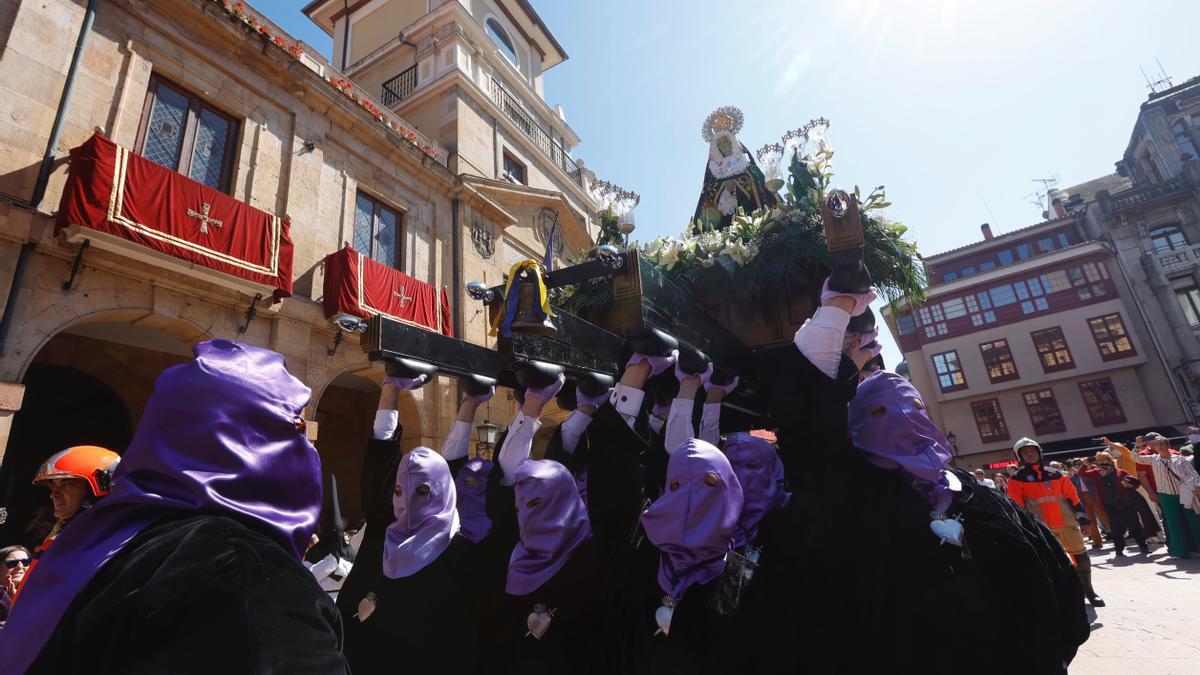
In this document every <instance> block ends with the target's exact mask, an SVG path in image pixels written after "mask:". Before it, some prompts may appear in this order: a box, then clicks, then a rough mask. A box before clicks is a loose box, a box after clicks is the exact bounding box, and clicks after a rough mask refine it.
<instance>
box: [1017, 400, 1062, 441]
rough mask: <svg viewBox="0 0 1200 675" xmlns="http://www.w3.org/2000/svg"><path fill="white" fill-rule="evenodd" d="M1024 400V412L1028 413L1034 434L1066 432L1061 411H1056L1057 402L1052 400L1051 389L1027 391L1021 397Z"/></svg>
mask: <svg viewBox="0 0 1200 675" xmlns="http://www.w3.org/2000/svg"><path fill="white" fill-rule="evenodd" d="M1022 396H1023V397H1024V399H1025V410H1026V411H1028V412H1029V421H1030V422H1032V423H1033V432H1034V433H1035V434H1057V433H1062V432H1064V431H1066V430H1067V425H1066V423H1065V422H1063V416H1062V411H1060V410H1059V409H1058V400H1057V399H1055V398H1054V390H1053V389H1041V390H1038V391H1027V392H1025V393H1024V394H1023V395H1022Z"/></svg>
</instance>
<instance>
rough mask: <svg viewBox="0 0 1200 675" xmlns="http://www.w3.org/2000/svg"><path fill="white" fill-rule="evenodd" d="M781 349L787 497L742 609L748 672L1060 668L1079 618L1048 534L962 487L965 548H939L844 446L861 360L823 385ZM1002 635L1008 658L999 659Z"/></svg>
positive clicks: (915, 508) (1078, 637)
mask: <svg viewBox="0 0 1200 675" xmlns="http://www.w3.org/2000/svg"><path fill="white" fill-rule="evenodd" d="M782 352H783V353H781V354H780V358H779V359H778V360H777V361H776V364H777V365H776V370H775V372H776V373H777V374H778V378H777V380H776V382H775V383H774V387H773V397H772V399H773V402H774V403H775V404H776V419H777V420H779V441H780V455H781V456H782V457H783V459H784V462H785V473H786V474H787V477H788V482H789V484H790V486H791V488H792V499H791V502H790V503H789V505H788V506H787V507H786V508H785V509H783V510H782V511H781V512H780V513H779V517H778V519H777V521H776V522H775V523H774V524H773V526H772V528H771V530H770V532H769V535H770V537H771V539H770V541H768V542H766V543H765V544H764V546H765V549H764V552H766V551H767V550H769V552H770V555H769V556H767V555H764V557H763V559H762V560H761V563H762V564H761V567H760V569H759V570H758V573H757V575H756V578H755V583H754V584H753V585H752V586H751V588H750V591H749V592H748V594H747V598H746V602H745V604H744V606H743V608H742V617H743V618H744V619H745V618H746V617H751V618H750V619H749V620H750V621H752V622H753V623H754V624H755V626H756V628H755V630H754V631H752V634H751V635H749V636H748V639H749V640H752V642H751V643H750V644H749V645H747V646H748V647H749V648H748V649H746V650H745V653H746V654H748V655H750V656H749V657H748V658H749V659H750V661H751V664H750V665H749V666H747V667H746V672H771V673H774V672H780V673H786V672H801V671H803V672H810V673H843V672H847V673H857V672H925V673H952V672H961V671H962V670H963V669H964V664H968V663H969V664H971V665H970V666H969V669H970V670H972V671H973V672H1005V673H1012V672H1030V673H1061V672H1064V665H1063V664H1064V661H1069V659H1070V658H1071V657H1072V656H1073V655H1074V652H1075V649H1076V647H1077V646H1078V645H1079V644H1080V643H1081V642H1082V641H1083V640H1084V639H1086V635H1087V624H1086V619H1085V618H1084V615H1083V599H1082V592H1081V590H1080V587H1079V584H1078V581H1077V580H1076V579H1074V578H1073V577H1074V574H1073V573H1072V574H1067V572H1069V571H1070V570H1069V561H1067V560H1066V558H1065V556H1063V555H1062V553H1061V550H1060V548H1056V547H1053V546H1051V545H1050V540H1047V539H1046V536H1047V534H1048V533H1047V532H1046V531H1045V530H1044V528H1041V527H1039V526H1037V525H1036V523H1033V522H1032V521H1031V520H1030V519H1028V518H1027V517H1025V516H1024V515H1023V514H1022V513H1021V512H1020V510H1019V509H1017V508H1016V507H1015V504H1013V503H1012V502H1011V500H1009V499H1008V498H1007V497H1004V496H1002V495H999V494H998V493H995V492H992V491H987V490H980V489H976V488H974V487H973V485H972V484H971V482H970V481H967V480H963V483H964V489H963V492H962V493H960V494H959V495H957V496H956V497H955V500H954V503H953V505H952V507H951V509H950V511H949V515H951V516H957V515H961V516H962V518H963V523H964V526H965V532H966V535H965V544H966V546H965V547H963V548H959V547H957V546H954V545H952V544H940V543H939V541H938V539H937V538H936V537H935V536H934V535H933V534H932V532H931V531H930V529H929V525H930V515H929V513H930V506H929V503H928V502H927V501H926V500H925V499H924V498H923V497H922V496H921V494H920V493H918V492H917V491H916V490H915V489H913V488H912V485H911V479H909V478H908V477H907V476H906V475H905V474H903V473H901V472H899V471H890V470H885V469H880V468H878V467H876V466H874V465H872V464H870V463H869V462H867V461H866V459H865V457H864V455H863V453H862V452H860V451H859V450H857V449H856V448H854V447H853V445H852V443H851V442H850V437H849V429H848V426H847V422H848V414H847V408H846V405H847V403H849V401H850V400H851V399H852V398H853V396H854V393H855V390H856V388H857V379H856V377H855V375H856V373H855V370H856V369H855V368H854V365H853V364H852V363H851V362H850V361H849V359H846V358H845V357H843V359H842V362H841V364H840V368H839V372H838V377H837V378H836V379H831V378H829V377H828V376H826V375H825V374H823V373H821V372H820V371H819V370H818V369H817V368H816V367H815V366H813V365H812V364H811V363H810V362H809V361H808V359H806V358H805V357H804V356H803V355H802V354H800V353H799V351H797V350H795V349H794V348H791V347H790V346H789V348H788V349H786V350H782ZM959 475H961V476H963V477H965V474H959ZM1064 563H1065V564H1066V565H1068V567H1066V568H1064V566H1063V565H1064ZM997 635H1003V636H1006V637H1008V638H1010V639H1009V640H1008V642H1010V643H1011V644H1012V645H1013V647H1012V649H1009V650H1006V649H1002V650H997V649H993V648H992V646H993V645H994V644H995V640H996V636H997ZM980 654H987V658H986V659H980V657H979V655H980Z"/></svg>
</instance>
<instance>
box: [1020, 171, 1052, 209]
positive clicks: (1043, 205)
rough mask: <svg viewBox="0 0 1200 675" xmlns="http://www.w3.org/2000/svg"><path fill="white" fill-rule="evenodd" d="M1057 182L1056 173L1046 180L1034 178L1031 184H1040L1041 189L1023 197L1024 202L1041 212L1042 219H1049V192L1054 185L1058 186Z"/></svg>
mask: <svg viewBox="0 0 1200 675" xmlns="http://www.w3.org/2000/svg"><path fill="white" fill-rule="evenodd" d="M1058 181H1059V176H1058V174H1057V173H1056V174H1054V175H1052V176H1049V177H1047V178H1034V179H1033V182H1035V183H1041V184H1042V189H1041V190H1034V191H1033V192H1030V193H1029V194H1027V195H1025V201H1027V202H1029V203H1030V204H1033V205H1034V206H1036V207H1038V209H1039V210H1041V212H1042V217H1044V218H1048V217H1049V213H1050V190H1051V189H1052V188H1053V187H1054V186H1055V185H1058Z"/></svg>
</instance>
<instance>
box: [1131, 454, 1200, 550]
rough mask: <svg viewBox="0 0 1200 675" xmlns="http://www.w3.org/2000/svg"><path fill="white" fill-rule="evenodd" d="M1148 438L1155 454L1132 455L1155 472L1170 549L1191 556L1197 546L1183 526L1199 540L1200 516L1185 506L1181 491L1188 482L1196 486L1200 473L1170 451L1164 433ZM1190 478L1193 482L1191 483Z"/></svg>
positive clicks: (1189, 460) (1183, 458) (1189, 462)
mask: <svg viewBox="0 0 1200 675" xmlns="http://www.w3.org/2000/svg"><path fill="white" fill-rule="evenodd" d="M1145 438H1146V440H1147V441H1148V444H1149V445H1150V449H1151V450H1153V451H1154V452H1155V454H1153V455H1139V454H1135V455H1134V456H1133V459H1134V461H1136V462H1137V463H1138V464H1146V465H1149V466H1150V468H1151V469H1152V470H1153V471H1154V483H1155V485H1157V487H1158V505H1159V507H1160V508H1161V509H1162V514H1163V522H1164V524H1166V526H1167V532H1168V533H1169V534H1170V539H1169V540H1168V542H1167V550H1168V551H1170V553H1171V556H1172V557H1175V558H1190V557H1192V551H1193V550H1197V549H1194V548H1193V547H1192V546H1190V545H1189V543H1188V537H1187V533H1186V532H1184V528H1190V529H1191V533H1192V540H1193V541H1195V542H1200V515H1197V514H1196V512H1195V511H1192V510H1191V509H1185V508H1183V506H1182V505H1181V504H1180V500H1179V497H1180V491H1181V490H1183V489H1187V487H1186V486H1185V484H1191V485H1194V484H1195V483H1196V482H1200V475H1197V474H1196V468H1195V467H1194V466H1193V465H1192V460H1191V458H1190V457H1184V456H1182V455H1173V454H1171V443H1170V442H1169V441H1168V440H1167V439H1166V438H1165V437H1163V436H1162V435H1161V434H1157V433H1149V434H1146V437H1145ZM1189 479H1191V483H1189Z"/></svg>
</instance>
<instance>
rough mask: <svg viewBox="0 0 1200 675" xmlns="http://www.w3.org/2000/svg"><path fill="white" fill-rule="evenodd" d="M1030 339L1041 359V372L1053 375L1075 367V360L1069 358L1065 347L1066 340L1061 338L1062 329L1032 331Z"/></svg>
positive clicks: (1067, 349)
mask: <svg viewBox="0 0 1200 675" xmlns="http://www.w3.org/2000/svg"><path fill="white" fill-rule="evenodd" d="M1030 337H1032V338H1033V346H1034V347H1035V348H1036V349H1037V353H1038V358H1039V359H1041V362H1042V371H1043V372H1047V373H1053V372H1057V371H1060V370H1069V369H1071V368H1074V367H1075V360H1074V359H1072V358H1071V349H1070V348H1069V347H1068V346H1067V339H1066V338H1065V337H1063V332H1062V328H1059V327H1058V326H1055V327H1054V328H1047V329H1046V330H1039V331H1034V332H1033V333H1031V334H1030Z"/></svg>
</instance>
